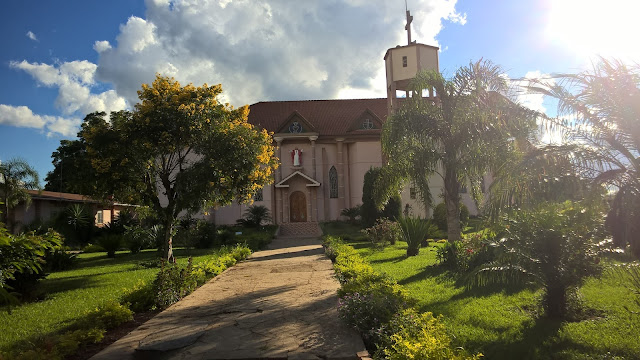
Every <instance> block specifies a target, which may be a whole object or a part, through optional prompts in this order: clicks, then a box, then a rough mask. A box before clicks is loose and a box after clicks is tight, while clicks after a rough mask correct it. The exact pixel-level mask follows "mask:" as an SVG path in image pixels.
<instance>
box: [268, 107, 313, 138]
mask: <svg viewBox="0 0 640 360" xmlns="http://www.w3.org/2000/svg"><path fill="white" fill-rule="evenodd" d="M315 131H316V129H315V127H314V126H313V125H311V123H310V122H309V121H308V120H307V119H305V117H304V116H302V115H301V114H300V113H299V112H298V111H297V110H294V111H293V112H292V113H291V114H290V115H289V117H287V118H286V119H285V121H283V122H282V124H281V125H280V127H279V128H278V131H276V132H277V133H288V134H301V133H308V132H315Z"/></svg>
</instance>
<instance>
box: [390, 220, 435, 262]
mask: <svg viewBox="0 0 640 360" xmlns="http://www.w3.org/2000/svg"><path fill="white" fill-rule="evenodd" d="M398 223H399V224H400V229H401V230H402V238H403V239H404V241H406V242H407V256H415V255H418V253H419V252H420V245H421V244H422V241H423V240H425V239H427V238H429V235H430V234H431V233H433V232H434V231H435V227H434V226H433V225H431V224H430V223H429V222H428V221H425V220H423V219H420V218H417V217H401V218H400V219H399V220H398Z"/></svg>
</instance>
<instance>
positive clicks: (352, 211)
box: [340, 205, 362, 224]
mask: <svg viewBox="0 0 640 360" xmlns="http://www.w3.org/2000/svg"><path fill="white" fill-rule="evenodd" d="M361 208H362V205H356V206H354V207H350V208H346V209H342V211H340V215H342V216H346V217H348V218H349V222H350V223H353V224H355V223H356V222H357V217H358V216H360V209H361Z"/></svg>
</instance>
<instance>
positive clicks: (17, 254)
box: [0, 223, 62, 305]
mask: <svg viewBox="0 0 640 360" xmlns="http://www.w3.org/2000/svg"><path fill="white" fill-rule="evenodd" d="M61 246H62V239H61V237H60V235H59V234H58V233H56V232H55V231H49V232H47V233H46V234H44V235H42V236H38V235H35V233H27V234H24V233H23V234H19V235H11V234H9V232H8V231H7V230H6V228H5V227H4V224H2V223H0V288H2V289H4V291H3V292H2V295H3V299H4V300H5V301H7V302H8V303H6V302H3V303H0V305H9V304H11V303H15V298H14V297H13V295H12V294H10V293H9V291H8V290H16V291H19V292H26V291H28V290H29V289H30V288H31V287H33V286H34V285H35V283H36V282H37V281H38V280H39V279H41V278H42V277H44V276H45V274H44V271H43V265H44V263H45V260H44V259H45V256H46V255H47V253H49V252H52V251H55V250H56V249H59V248H60V247H61Z"/></svg>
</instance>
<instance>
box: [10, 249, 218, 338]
mask: <svg viewBox="0 0 640 360" xmlns="http://www.w3.org/2000/svg"><path fill="white" fill-rule="evenodd" d="M215 251H216V250H215V249H205V250H194V249H190V250H185V249H176V250H175V251H174V253H175V255H176V257H177V258H178V262H186V261H187V259H188V257H189V256H193V262H194V263H198V262H199V261H202V260H204V259H205V258H206V257H207V255H210V254H213V253H215ZM155 258H156V251H155V250H146V251H143V252H141V253H139V254H136V255H132V254H130V253H129V252H118V253H117V256H116V258H115V259H110V258H107V257H106V254H105V253H94V254H80V255H79V256H78V265H77V266H76V267H75V268H74V269H72V270H67V271H60V272H54V273H52V274H50V275H49V276H47V277H46V278H45V279H43V280H41V282H40V284H39V288H38V291H39V292H41V293H43V294H46V295H44V298H43V299H42V300H41V301H36V302H30V303H26V304H23V305H21V306H19V307H17V308H14V309H13V311H12V313H11V314H7V312H6V311H5V312H1V313H0V349H9V348H11V347H12V346H13V345H14V344H15V343H16V342H18V341H21V340H26V339H30V338H33V337H36V336H41V335H46V334H50V333H53V332H57V331H60V330H62V329H63V328H64V327H65V326H68V325H69V324H71V323H72V322H73V321H75V320H78V319H80V318H81V317H83V316H84V315H85V313H86V312H87V311H88V310H91V309H95V308H96V307H98V306H99V305H101V304H103V303H105V302H108V301H110V300H118V299H119V298H120V297H121V296H122V294H123V292H124V291H125V290H126V289H130V288H132V287H133V286H135V285H136V284H137V283H139V282H141V281H152V280H153V279H154V277H155V275H156V273H157V272H158V268H145V267H143V266H140V265H139V264H140V263H141V262H144V261H149V260H153V259H155Z"/></svg>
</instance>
